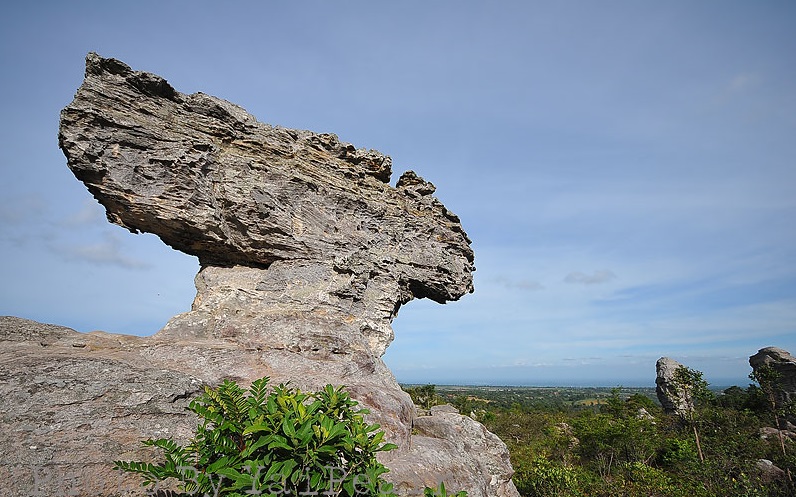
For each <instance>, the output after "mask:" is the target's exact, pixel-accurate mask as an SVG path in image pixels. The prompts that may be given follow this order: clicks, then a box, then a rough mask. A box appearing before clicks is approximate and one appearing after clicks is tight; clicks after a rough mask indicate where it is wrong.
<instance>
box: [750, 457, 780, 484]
mask: <svg viewBox="0 0 796 497" xmlns="http://www.w3.org/2000/svg"><path fill="white" fill-rule="evenodd" d="M755 471H756V472H757V474H758V476H759V477H760V481H761V482H763V483H765V484H769V483H773V482H775V481H781V480H785V479H786V477H787V473H785V471H784V470H783V469H782V468H780V467H779V466H776V465H775V464H774V463H773V462H771V461H769V460H768V459H758V460H757V461H755Z"/></svg>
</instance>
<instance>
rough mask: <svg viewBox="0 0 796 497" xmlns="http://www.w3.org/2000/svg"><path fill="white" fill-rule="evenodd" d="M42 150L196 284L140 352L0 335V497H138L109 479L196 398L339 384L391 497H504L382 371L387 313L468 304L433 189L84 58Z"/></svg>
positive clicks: (451, 228)
mask: <svg viewBox="0 0 796 497" xmlns="http://www.w3.org/2000/svg"><path fill="white" fill-rule="evenodd" d="M59 143H60V146H61V148H62V150H63V151H64V154H65V155H66V157H67V159H68V165H69V167H70V169H71V170H72V171H73V172H74V174H75V176H76V177H77V178H78V179H80V180H81V181H83V182H84V183H85V184H86V186H87V187H88V189H89V191H90V192H91V193H92V194H93V195H94V197H95V198H96V199H97V200H98V201H99V202H100V203H101V204H102V205H103V206H104V207H105V209H106V213H107V217H108V219H109V220H110V221H111V222H114V223H116V224H119V225H121V226H124V227H126V228H128V229H129V230H131V231H133V232H139V231H146V232H150V233H154V234H156V235H157V236H159V237H160V238H161V239H162V240H163V241H164V242H165V243H167V244H168V245H170V246H172V247H174V248H175V249H177V250H181V251H183V252H186V253H188V254H192V255H195V256H197V257H198V258H199V261H200V264H201V270H200V272H199V274H198V275H197V277H196V287H197V295H196V299H195V300H194V303H193V306H192V310H191V311H189V312H187V313H184V314H181V315H178V316H175V317H174V318H173V319H172V320H171V321H169V323H168V324H167V325H166V326H165V327H164V328H163V330H161V331H159V332H158V333H156V334H155V335H154V336H152V337H145V338H140V337H130V336H121V335H112V334H106V333H99V332H95V333H90V334H79V333H76V332H73V331H71V330H68V329H64V328H58V327H53V326H49V325H42V324H39V323H33V322H29V321H23V320H19V319H14V318H5V319H2V320H0V330H2V334H0V340H1V343H0V368H2V369H1V370H0V372H2V377H0V402H2V405H3V411H2V418H1V419H0V422H2V430H0V467H2V468H5V469H3V470H0V471H6V472H10V473H9V475H5V476H8V477H7V478H3V480H4V481H14V482H18V483H14V484H13V485H12V487H11V490H10V493H8V495H12V496H17V495H20V496H21V495H28V494H29V493H30V492H31V489H33V490H35V491H40V490H41V491H42V492H44V494H48V495H49V494H52V489H53V488H55V487H53V486H52V485H56V484H59V483H58V479H59V478H60V481H61V483H60V484H59V485H61V487H63V484H64V482H65V481H66V480H68V479H69V478H71V479H72V480H75V481H78V480H79V485H78V486H79V487H80V488H81V490H80V491H79V492H80V493H78V494H76V495H92V496H96V495H103V496H112V495H143V491H142V490H141V489H140V488H138V489H136V490H131V489H130V486H129V481H128V480H125V479H124V478H122V477H121V476H119V475H116V474H113V475H112V474H111V472H110V468H111V461H113V460H115V459H125V458H129V459H134V458H137V457H140V455H141V454H143V455H147V453H146V451H143V450H142V448H141V445H140V441H141V440H143V439H146V438H150V437H158V436H163V434H164V433H168V434H172V435H174V436H176V437H183V438H185V437H187V436H188V435H189V433H191V432H192V430H193V428H194V423H195V420H194V419H193V418H192V417H191V416H190V415H189V413H187V412H185V411H184V409H183V408H184V406H185V404H186V403H187V401H188V400H187V399H189V398H191V397H192V396H194V395H195V394H196V393H197V392H198V391H199V389H200V387H201V385H203V384H210V385H215V384H218V383H220V382H221V381H222V380H223V379H226V378H231V379H235V380H237V381H239V382H241V383H243V384H246V383H247V382H250V381H252V380H254V379H256V378H259V377H262V376H270V377H271V379H272V382H274V383H277V382H290V383H291V384H292V385H294V386H296V387H299V388H302V389H313V390H314V389H319V388H321V387H322V386H323V385H325V384H327V383H332V384H335V385H345V386H346V387H347V389H348V390H349V391H350V392H351V394H352V397H354V398H355V399H357V400H358V401H359V402H360V403H361V404H363V405H364V406H365V407H367V408H369V409H370V410H371V412H372V414H371V415H370V416H371V421H373V422H378V423H380V424H381V426H382V428H383V429H384V430H385V433H386V435H387V438H388V440H389V441H391V442H393V443H396V444H397V445H398V446H399V448H398V449H397V450H395V451H392V452H389V453H385V454H382V456H383V462H384V463H385V464H386V465H387V466H388V467H389V468H390V469H391V472H390V473H389V474H388V475H387V476H388V479H390V480H391V481H392V482H393V483H395V485H396V488H398V489H399V490H400V493H401V494H402V495H416V494H421V493H422V488H423V486H424V485H436V484H437V483H438V482H439V481H440V480H445V482H446V486H448V488H451V489H456V490H458V489H463V490H467V491H468V492H469V495H470V496H471V497H480V496H516V495H517V492H516V489H515V488H514V486H513V484H512V483H511V481H510V477H511V474H512V470H511V465H510V463H509V460H508V452H507V450H506V447H505V445H504V444H503V443H502V442H501V441H500V440H499V439H497V437H495V436H494V435H493V434H491V433H489V432H488V431H486V429H485V428H484V427H483V426H481V425H480V424H478V423H476V422H474V421H472V420H471V419H469V418H467V417H465V416H461V415H459V414H455V413H436V414H435V415H434V416H430V417H429V418H432V419H431V420H422V419H421V418H417V416H416V412H415V409H414V407H413V405H412V402H411V399H410V398H409V396H408V395H406V394H405V393H404V392H403V391H402V390H401V389H400V387H399V385H398V384H397V382H396V380H395V378H394V377H393V375H392V374H391V372H390V371H389V369H388V368H387V367H386V365H385V364H384V363H383V361H382V360H381V356H382V354H383V353H384V351H385V349H386V348H387V346H388V345H389V344H390V342H391V341H392V338H393V331H392V327H391V322H392V320H393V318H394V317H395V316H396V314H397V313H398V310H399V309H400V307H401V306H402V305H403V304H405V303H407V302H408V301H410V300H411V299H414V298H429V299H432V300H435V301H437V302H440V303H444V302H446V301H450V300H455V299H458V298H460V297H461V296H462V295H464V294H466V293H467V292H471V291H472V290H473V287H472V271H473V270H474V269H475V268H474V265H473V252H472V250H471V248H470V245H469V242H470V241H469V239H468V238H467V235H466V234H465V232H464V230H463V229H462V226H461V224H460V222H459V219H458V218H457V217H456V216H455V215H454V214H452V213H451V212H450V211H448V210H447V209H446V208H445V207H444V206H443V205H442V204H441V203H440V202H439V201H438V200H437V199H436V198H435V197H434V196H433V195H432V194H433V192H434V190H435V188H434V186H433V185H432V184H431V183H429V182H427V181H425V180H423V179H422V178H420V177H418V176H417V175H416V174H414V173H413V172H407V173H404V174H403V175H402V176H401V177H400V179H399V180H398V181H397V183H396V186H395V187H392V186H390V184H389V180H390V176H391V161H390V158H389V157H387V156H385V155H382V154H381V153H379V152H376V151H373V150H365V149H357V148H355V147H354V146H352V145H350V144H347V143H343V142H340V141H339V140H338V138H337V137H336V136H335V135H331V134H316V133H312V132H309V131H300V130H292V129H284V128H280V127H274V126H269V125H266V124H262V123H259V122H258V121H257V120H256V119H255V118H254V117H252V116H251V115H249V114H248V113H246V112H245V111H244V110H243V109H241V108H240V107H237V106H235V105H233V104H231V103H229V102H226V101H223V100H220V99H218V98H215V97H211V96H208V95H204V94H202V93H197V94H193V95H185V94H181V93H179V92H177V91H176V90H174V89H173V88H172V87H171V86H170V85H169V84H168V83H167V82H166V80H164V79H163V78H161V77H159V76H156V75H153V74H148V73H143V72H137V71H133V70H132V69H131V68H130V67H128V66H127V65H125V64H123V63H122V62H119V61H117V60H114V59H105V58H102V57H100V56H98V55H96V54H89V55H88V57H87V59H86V77H85V80H84V82H83V84H82V86H81V87H80V89H79V90H78V92H77V94H76V96H75V99H74V101H73V102H72V103H71V104H70V105H69V106H68V107H67V108H65V109H64V110H63V111H62V114H61V127H60V133H59ZM6 378H7V379H6ZM418 420H420V421H419V424H418V423H417V421H418ZM413 425H415V428H416V429H418V430H419V429H420V427H422V435H418V434H415V435H413V434H412V427H413ZM84 461H85V464H84ZM43 468H44V469H47V468H49V470H50V471H49V474H51V475H54V478H50V479H49V480H47V479H46V478H43V477H42V475H43V474H44V473H46V472H42V469H43ZM86 468H88V469H86ZM78 470H79V471H78ZM37 471H39V472H40V473H41V474H39V473H37ZM37 475H38V476H37ZM59 475H60V476H59ZM120 478H121V480H120ZM45 480H46V481H45ZM48 481H49V482H50V483H47V482H48ZM52 482H55V483H52ZM120 484H123V485H125V487H124V491H125V492H132V493H121V492H120V491H119V485H120ZM31 485H33V487H32V486H31ZM47 485H51V486H49V487H48V486H47ZM34 487H35V488H34ZM83 489H86V490H83ZM48 492H49V493H48ZM135 492H138V493H137V494H136V493H135Z"/></svg>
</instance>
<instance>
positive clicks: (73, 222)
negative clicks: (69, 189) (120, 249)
mask: <svg viewBox="0 0 796 497" xmlns="http://www.w3.org/2000/svg"><path fill="white" fill-rule="evenodd" d="M106 222H107V221H106V220H105V212H104V210H103V208H102V206H101V205H100V204H98V203H97V202H96V201H95V200H93V199H86V200H84V201H83V206H82V207H81V209H80V210H79V211H77V212H75V213H74V214H72V215H71V216H69V217H67V218H66V219H65V220H64V224H65V225H66V226H68V227H79V226H88V225H94V224H101V225H103V226H104V225H105V224H106Z"/></svg>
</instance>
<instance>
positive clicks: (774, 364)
mask: <svg viewBox="0 0 796 497" xmlns="http://www.w3.org/2000/svg"><path fill="white" fill-rule="evenodd" d="M749 365H750V366H752V369H753V370H755V371H757V370H759V369H760V368H761V367H764V366H767V367H770V368H771V369H773V370H774V371H775V372H776V373H777V380H776V385H774V387H775V389H774V395H775V398H776V403H777V407H778V408H785V407H787V406H790V407H793V406H794V404H796V357H793V356H792V355H791V354H790V352H788V351H787V350H783V349H780V348H778V347H765V348H762V349H760V350H758V351H757V354H755V355H753V356H751V357H749ZM785 411H786V412H788V411H789V410H788V409H785ZM787 419H788V420H790V421H792V422H796V417H794V416H793V415H789V416H787Z"/></svg>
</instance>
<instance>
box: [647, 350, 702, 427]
mask: <svg viewBox="0 0 796 497" xmlns="http://www.w3.org/2000/svg"><path fill="white" fill-rule="evenodd" d="M682 367H685V366H683V365H682V364H680V363H679V362H677V361H675V360H674V359H671V358H669V357H661V358H660V359H658V362H656V363H655V372H656V377H655V394H656V395H657V396H658V401H659V402H660V403H661V407H663V410H664V411H665V412H666V413H668V414H677V415H679V416H685V414H686V413H688V412H689V411H692V410H693V409H694V406H693V404H691V403H689V401H688V396H687V395H685V394H684V392H683V390H682V388H681V387H680V386H678V385H677V383H676V382H675V381H674V375H675V372H676V371H677V370H678V369H679V368H682Z"/></svg>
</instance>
